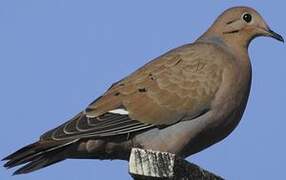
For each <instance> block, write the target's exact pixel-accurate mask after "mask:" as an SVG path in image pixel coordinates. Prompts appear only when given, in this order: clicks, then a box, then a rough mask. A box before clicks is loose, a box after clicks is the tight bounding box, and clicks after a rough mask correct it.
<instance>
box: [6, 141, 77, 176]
mask: <svg viewBox="0 0 286 180" xmlns="http://www.w3.org/2000/svg"><path fill="white" fill-rule="evenodd" d="M76 141H77V140H73V141H39V142H36V143H33V144H30V145H28V146H25V147H23V148H21V149H19V150H18V151H16V152H14V153H13V154H11V155H9V156H7V157H6V158H4V159H3V161H8V162H7V163H6V164H5V165H4V167H6V168H8V169H9V168H13V167H15V166H19V165H22V164H26V163H27V164H26V165H24V166H23V167H21V168H20V169H18V170H17V171H15V172H14V175H17V174H26V173H29V172H32V171H36V170H38V169H41V168H44V167H47V166H49V165H52V164H54V163H57V162H59V161H62V160H64V159H65V158H66V155H65V153H66V151H65V150H66V149H67V148H69V147H70V146H71V145H72V144H73V143H75V142H76Z"/></svg>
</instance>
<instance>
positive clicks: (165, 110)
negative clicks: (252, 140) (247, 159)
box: [3, 7, 284, 174]
mask: <svg viewBox="0 0 286 180" xmlns="http://www.w3.org/2000/svg"><path fill="white" fill-rule="evenodd" d="M258 36H269V37H273V38H275V39H277V40H279V41H283V42H284V40H283V38H282V36H280V35H279V34H277V33H275V32H274V31H272V30H270V28H269V26H268V25H267V24H266V22H265V21H264V20H263V18H262V17H261V15H260V14H259V13H258V12H257V11H255V10H254V9H252V8H249V7H234V8H230V9H228V10H226V11H225V12H223V13H222V14H221V15H220V16H219V17H218V18H217V20H216V21H215V22H214V23H213V25H212V26H211V27H210V28H209V29H208V30H207V31H206V32H205V33H204V34H203V35H202V36H201V37H199V38H198V39H197V40H196V41H195V42H194V43H192V44H186V45H183V46H181V47H178V48H175V49H172V50H170V51H169V52H167V53H165V54H163V55H161V56H159V57H158V58H156V59H154V60H152V61H151V62H149V63H148V64H146V65H144V66H143V67H141V68H140V69H138V70H137V71H135V72H134V73H132V74H130V75H129V76H127V77H125V78H124V79H122V80H120V81H119V82H117V83H114V84H113V85H112V86H111V87H110V88H109V89H108V90H107V91H106V92H105V93H104V94H103V95H102V96H100V97H99V98H97V99H96V100H95V101H94V102H92V103H91V104H90V105H89V106H88V107H87V108H86V109H85V110H84V111H82V112H80V113H79V114H77V115H76V116H75V117H74V118H72V119H71V120H70V121H68V122H66V123H64V124H62V125H61V126H59V127H57V128H55V129H52V130H50V131H48V132H46V133H45V134H43V135H42V136H41V137H40V140H39V141H38V142H35V143H33V144H31V145H28V146H26V147H24V148H22V149H20V150H18V151H16V152H15V153H13V154H11V155H9V156H8V157H6V158H4V159H3V160H8V162H7V163H6V164H5V165H4V166H5V167H7V168H12V167H15V166H18V165H22V164H26V163H27V164H26V165H24V166H23V167H21V168H20V169H18V170H17V171H16V172H15V174H23V173H29V172H32V171H35V170H38V169H41V168H43V167H46V166H49V165H51V164H54V163H56V162H59V161H62V160H65V159H68V158H74V159H77V158H81V159H85V158H89V159H122V160H128V157H129V154H130V150H131V148H133V147H140V148H143V149H152V150H158V151H165V152H171V153H175V154H177V155H179V156H181V157H183V158H185V157H187V156H190V155H192V154H194V153H197V152H199V151H201V150H203V149H205V148H207V147H209V146H211V145H212V144H214V143H216V142H218V141H220V140H222V139H223V138H225V137H226V136H227V135H228V134H230V133H231V132H232V130H233V129H234V128H235V127H236V126H237V124H238V123H239V121H240V119H241V117H242V114H243V112H244V109H245V107H246V104H247V99H248V95H249V91H250V86H251V64H250V60H249V56H248V45H249V43H250V41H251V40H252V39H254V38H255V37H258Z"/></svg>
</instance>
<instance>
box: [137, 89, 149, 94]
mask: <svg viewBox="0 0 286 180" xmlns="http://www.w3.org/2000/svg"><path fill="white" fill-rule="evenodd" d="M138 91H139V92H141V93H144V92H147V89H146V88H140V89H138Z"/></svg>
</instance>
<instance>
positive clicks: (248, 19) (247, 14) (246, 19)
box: [242, 13, 252, 23]
mask: <svg viewBox="0 0 286 180" xmlns="http://www.w3.org/2000/svg"><path fill="white" fill-rule="evenodd" d="M242 18H243V20H244V21H245V22H247V23H250V22H251V20H252V16H251V15H250V14H249V13H245V14H243V16H242Z"/></svg>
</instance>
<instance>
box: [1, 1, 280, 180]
mask: <svg viewBox="0 0 286 180" xmlns="http://www.w3.org/2000/svg"><path fill="white" fill-rule="evenodd" d="M235 5H248V6H251V7H254V8H256V9H257V10H258V11H259V12H260V13H261V14H262V16H263V17H264V18H265V19H266V21H267V22H268V24H269V25H270V27H272V29H273V30H275V31H277V32H278V33H281V34H282V35H284V37H285V36H286V22H285V17H286V13H285V5H286V3H285V2H284V1H275V2H274V1H255V2H251V3H250V2H249V1H231V2H230V1H213V0H208V1H206V0H205V1H196V2H193V1H189V0H181V1H175V0H173V1H168V0H156V1H154V0H152V1H151V0H145V1H134V0H121V1H110V0H105V1H91V0H90V1H74V0H45V1H44V0H42V1H39V0H33V1H32V0H25V1H21V0H18V1H8V0H7V1H4V0H2V1H0V82H1V85H0V87H1V88H0V99H1V101H0V112H1V118H0V119H1V120H0V122H1V131H0V138H1V141H0V157H4V156H6V155H7V154H9V153H11V152H12V151H14V150H16V149H18V148H20V147H22V146H23V145H26V144H29V143H32V142H33V141H36V140H37V139H38V137H39V136H40V135H41V134H42V133H44V132H45V131H47V130H49V129H51V128H53V127H55V126H57V125H59V124H61V123H63V122H65V121H66V120H68V119H69V118H71V117H72V116H73V115H75V114H76V113H77V112H79V111H80V110H82V109H83V108H85V107H86V105H87V104H89V103H90V102H91V101H93V100H94V99H95V98H96V97H97V96H99V95H100V94H101V93H103V92H104V91H105V90H106V88H108V87H109V86H110V85H111V84H112V83H113V82H114V81H117V80H119V79H121V78H122V77H124V76H126V75H128V74H129V73H131V72H132V71H134V70H135V69H137V68H138V67H140V66H142V65H143V64H145V63H146V62H148V61H149V60H151V59H152V58H155V57H157V56H159V55H160V54H162V53H164V52H166V51H167V50H169V49H171V48H174V47H177V46H179V45H182V44H185V43H189V42H192V41H193V40H195V39H196V38H197V37H198V36H199V35H201V34H202V33H203V32H204V31H205V30H206V29H207V28H208V27H209V26H210V24H211V23H212V22H213V21H214V19H215V18H216V17H217V16H218V15H219V14H220V13H221V12H222V11H223V10H225V9H226V8H229V7H232V6H235ZM285 49H286V46H285V44H282V43H279V42H278V41H275V40H273V39H266V38H259V39H256V40H255V41H254V42H253V43H252V44H251V46H250V48H249V51H250V56H251V59H252V64H253V83H252V90H251V95H250V99H249V103H248V106H247V109H246V112H245V114H244V116H243V119H242V121H241V123H240V124H239V126H238V127H237V128H236V129H235V131H234V132H233V133H232V134H231V135H230V136H229V137H227V138H226V139H225V140H223V141H222V142H220V143H218V144H216V145H214V146H212V147H211V148H208V149H207V150H204V151H202V152H200V153H198V154H196V155H194V156H192V157H190V158H188V160H190V161H192V162H194V163H197V164H198V165H200V166H202V167H203V168H206V169H208V170H210V171H212V172H215V173H217V174H219V175H221V176H223V177H225V178H227V179H232V180H233V179H234V180H239V179H282V178H285V175H284V172H285V162H286V156H285V152H286V142H285V137H286V131H285V126H286V121H285V114H284V113H285V101H286V95H285V91H286V84H285V81H286V80H285V76H286V71H285V66H286V59H285V57H286V51H285ZM2 164H3V162H1V165H2ZM11 173H12V171H7V170H6V169H5V168H3V167H0V179H1V180H6V179H7V180H8V179H9V180H10V179H12V180H39V179H41V180H46V179H61V178H62V179H69V180H81V179H86V180H88V179H90V180H94V179H122V180H123V179H124V180H125V179H131V178H130V177H129V175H128V173H127V162H123V161H109V160H108V161H98V160H66V161H64V162H61V163H59V164H56V165H54V166H50V167H48V168H45V169H43V170H41V171H37V172H35V173H32V174H28V175H24V176H13V177H12V176H11Z"/></svg>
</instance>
